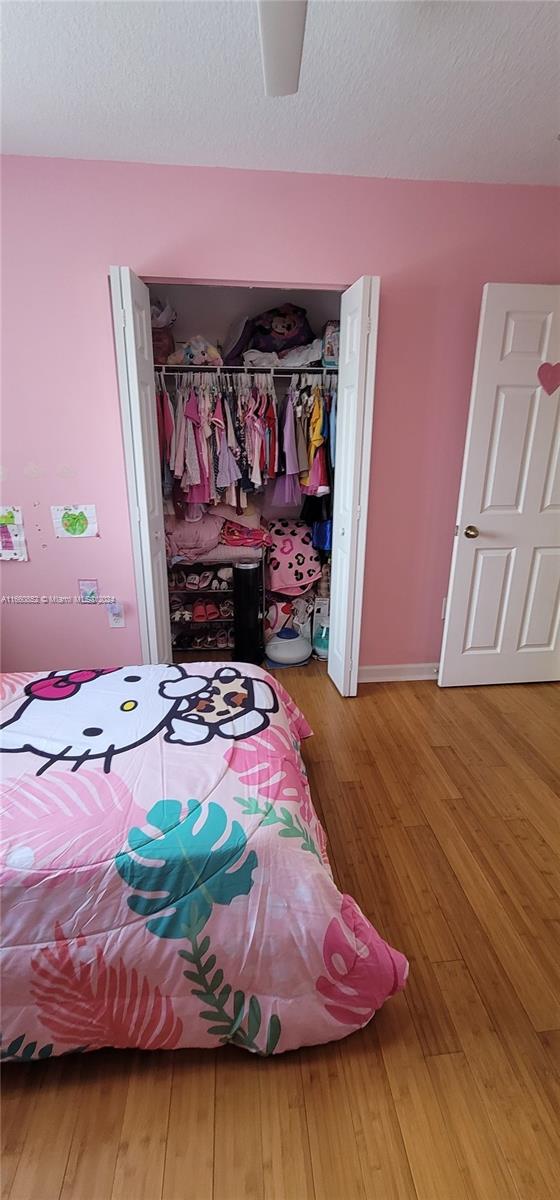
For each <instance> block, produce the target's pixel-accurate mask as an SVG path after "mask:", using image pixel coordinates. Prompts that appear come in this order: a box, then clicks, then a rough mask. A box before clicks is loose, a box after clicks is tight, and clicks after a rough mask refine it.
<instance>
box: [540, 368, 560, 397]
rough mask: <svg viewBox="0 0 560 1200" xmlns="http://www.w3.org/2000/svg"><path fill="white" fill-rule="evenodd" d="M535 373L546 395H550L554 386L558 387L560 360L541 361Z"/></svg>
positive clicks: (559, 382)
mask: <svg viewBox="0 0 560 1200" xmlns="http://www.w3.org/2000/svg"><path fill="white" fill-rule="evenodd" d="M537 375H538V378H539V383H540V384H542V386H543V388H544V390H545V392H546V394H547V396H552V393H553V392H555V391H556V388H559V387H560V362H557V363H549V362H545V363H541V365H540V367H539V369H538V371H537Z"/></svg>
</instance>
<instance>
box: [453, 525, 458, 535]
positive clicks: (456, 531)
mask: <svg viewBox="0 0 560 1200" xmlns="http://www.w3.org/2000/svg"><path fill="white" fill-rule="evenodd" d="M458 532H459V526H458V525H456V526H455V533H454V537H457V534H458Z"/></svg>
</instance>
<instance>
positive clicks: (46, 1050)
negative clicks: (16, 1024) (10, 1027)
mask: <svg viewBox="0 0 560 1200" xmlns="http://www.w3.org/2000/svg"><path fill="white" fill-rule="evenodd" d="M53 1050H54V1046H53V1043H52V1042H48V1043H47V1044H46V1045H45V1046H40V1047H39V1049H38V1050H37V1042H26V1040H25V1034H24V1033H21V1034H19V1036H18V1037H16V1038H13V1039H12V1041H11V1042H10V1043H9V1045H8V1046H2V1047H1V1048H0V1059H1V1060H4V1059H9V1058H18V1059H19V1060H20V1062H30V1061H31V1059H32V1058H33V1059H36V1058H50V1057H51V1054H52V1052H53Z"/></svg>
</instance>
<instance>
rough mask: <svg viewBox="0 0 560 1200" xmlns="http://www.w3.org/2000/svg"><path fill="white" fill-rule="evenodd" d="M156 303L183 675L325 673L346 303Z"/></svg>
mask: <svg viewBox="0 0 560 1200" xmlns="http://www.w3.org/2000/svg"><path fill="white" fill-rule="evenodd" d="M149 291H150V305H151V318H152V340H153V352H154V364H155V366H154V371H155V396H156V400H155V402H156V416H157V427H158V441H159V454H160V463H161V481H162V491H163V508H164V528H165V540H166V558H167V572H168V589H169V617H170V626H171V641H172V646H173V657H174V661H176V662H185V661H191V660H193V659H196V658H201V657H204V658H219V659H223V658H225V659H227V658H229V657H232V658H235V659H240V660H241V661H245V662H255V663H261V662H263V661H265V659H266V661H267V662H268V663H269V664H270V665H273V666H281V665H284V664H285V665H288V664H293V663H303V662H306V661H308V660H309V659H310V658H311V656H312V655H315V656H316V657H319V658H324V659H326V657H327V651H328V630H329V598H330V552H331V538H332V497H333V488H334V459H335V446H336V414H337V378H338V342H339V320H340V294H339V293H338V292H336V291H316V290H303V289H298V290H290V291H287V290H284V289H278V288H261V287H235V286H211V285H206V284H204V285H203V284H171V283H161V282H158V283H150V284H149Z"/></svg>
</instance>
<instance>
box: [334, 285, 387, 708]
mask: <svg viewBox="0 0 560 1200" xmlns="http://www.w3.org/2000/svg"><path fill="white" fill-rule="evenodd" d="M379 287H380V281H379V279H378V278H377V277H374V276H370V275H364V276H362V278H361V279H358V280H357V282H356V283H354V284H352V287H350V288H348V291H347V292H344V294H343V296H342V302H341V306H340V355H339V373H338V400H337V413H336V451H335V453H336V459H335V471H334V502H333V538H332V559H331V563H332V568H331V572H332V574H331V604H330V629H329V662H328V671H329V675H330V677H331V679H332V680H333V683H335V684H336V686H337V688H338V690H339V692H341V693H342V695H343V696H355V695H356V692H357V690H358V656H359V652H360V632H361V624H362V597H363V590H364V567H365V549H366V530H367V509H368V495H369V469H370V458H371V434H372V425H373V398H374V385H375V358H376V352H377V323H378V313H379Z"/></svg>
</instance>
